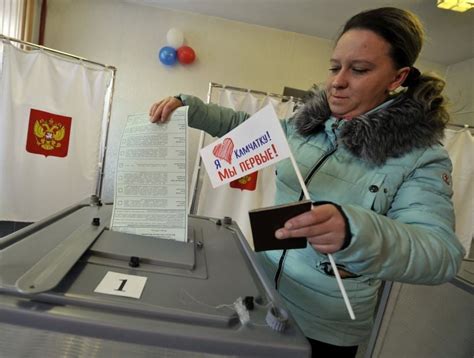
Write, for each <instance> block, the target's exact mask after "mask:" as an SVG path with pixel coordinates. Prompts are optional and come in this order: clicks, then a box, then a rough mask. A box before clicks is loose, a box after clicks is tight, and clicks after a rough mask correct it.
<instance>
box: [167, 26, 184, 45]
mask: <svg viewBox="0 0 474 358" xmlns="http://www.w3.org/2000/svg"><path fill="white" fill-rule="evenodd" d="M166 40H167V41H168V45H170V46H172V47H174V48H175V49H177V48H179V47H181V46H182V45H183V42H184V35H183V32H182V31H181V30H179V29H177V28H174V27H172V28H171V29H169V30H168V33H167V34H166Z"/></svg>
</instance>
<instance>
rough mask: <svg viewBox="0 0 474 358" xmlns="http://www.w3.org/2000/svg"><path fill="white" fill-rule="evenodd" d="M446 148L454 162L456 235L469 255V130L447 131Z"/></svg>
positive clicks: (473, 230)
mask: <svg viewBox="0 0 474 358" xmlns="http://www.w3.org/2000/svg"><path fill="white" fill-rule="evenodd" d="M444 146H445V147H446V149H447V151H448V153H449V156H450V157H451V161H452V162H453V190H454V195H453V202H454V210H455V213H456V234H457V235H458V237H459V239H460V240H461V242H462V244H463V246H464V248H465V249H466V256H467V255H468V254H469V250H470V247H471V241H472V237H473V234H474V138H473V137H472V134H471V132H470V131H469V129H467V128H466V129H462V130H452V129H446V131H445V139H444Z"/></svg>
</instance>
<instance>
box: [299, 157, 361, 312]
mask: <svg viewBox="0 0 474 358" xmlns="http://www.w3.org/2000/svg"><path fill="white" fill-rule="evenodd" d="M290 160H291V164H292V165H293V168H294V169H295V172H296V176H297V177H298V181H299V182H300V185H301V188H302V189H303V194H304V197H305V198H306V199H307V200H311V198H310V197H309V192H308V188H306V184H305V183H304V179H303V177H302V175H301V172H300V170H299V168H298V165H297V164H296V161H295V158H294V157H293V153H292V152H291V150H290ZM327 255H328V257H329V262H330V263H331V267H332V270H333V271H334V276H336V281H337V284H338V286H339V290H340V291H341V293H342V298H343V299H344V303H345V304H346V308H347V312H349V316H351V319H352V320H355V315H354V311H353V310H352V306H351V303H350V301H349V297H347V293H346V289H345V288H344V284H343V283H342V280H341V276H340V275H339V271H338V270H337V267H336V262H335V261H334V258H333V257H332V255H331V254H327Z"/></svg>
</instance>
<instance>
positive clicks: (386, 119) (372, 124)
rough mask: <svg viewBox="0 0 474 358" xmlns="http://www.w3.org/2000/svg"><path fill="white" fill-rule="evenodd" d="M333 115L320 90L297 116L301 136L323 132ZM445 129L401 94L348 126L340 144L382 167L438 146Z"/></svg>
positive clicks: (349, 122)
mask: <svg viewBox="0 0 474 358" xmlns="http://www.w3.org/2000/svg"><path fill="white" fill-rule="evenodd" d="M330 116H331V111H330V109H329V105H328V102H327V98H326V95H325V93H324V91H319V92H316V93H314V95H312V96H311V98H309V99H308V101H307V102H306V103H305V105H304V106H303V107H302V108H301V109H300V110H299V111H298V112H297V113H296V115H295V117H294V121H295V125H296V128H297V131H298V133H300V134H301V135H304V136H306V135H309V134H313V133H316V132H319V131H321V130H322V129H323V128H324V122H326V120H327V119H328V118H329V117H330ZM443 130H444V123H442V121H441V120H435V119H433V118H431V116H427V115H426V114H425V113H424V110H423V106H422V105H421V104H419V103H417V102H415V101H414V100H413V99H410V98H407V97H406V96H405V95H403V94H400V95H398V96H397V97H396V98H395V99H394V101H393V102H392V103H391V104H390V105H388V106H387V107H385V108H382V109H380V110H377V111H374V112H372V113H369V114H363V115H360V116H358V117H354V118H353V119H351V120H350V121H348V122H347V123H345V124H344V126H343V127H341V132H340V135H339V139H338V141H339V143H340V144H342V145H344V146H345V147H346V148H347V149H348V150H349V151H350V152H351V153H353V154H354V155H355V156H357V157H360V158H362V159H365V160H367V161H369V162H371V163H373V164H376V165H382V164H383V163H385V161H386V160H387V159H388V158H391V157H400V156H402V155H404V154H406V153H407V152H409V151H411V150H413V149H415V148H424V147H429V146H431V145H434V144H436V143H438V142H439V141H440V140H441V139H442V138H443V135H444V131H443Z"/></svg>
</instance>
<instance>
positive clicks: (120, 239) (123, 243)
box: [90, 229, 196, 270]
mask: <svg viewBox="0 0 474 358" xmlns="http://www.w3.org/2000/svg"><path fill="white" fill-rule="evenodd" d="M188 230H189V229H188ZM193 236H194V233H193V231H192V230H189V234H188V242H181V241H175V240H169V239H161V238H156V237H151V236H141V235H134V234H128V233H122V232H115V231H111V230H104V232H103V233H102V235H101V236H100V238H99V239H98V240H96V242H95V243H94V244H93V245H92V247H91V248H90V252H91V253H92V254H94V255H97V256H101V257H106V258H113V259H117V260H122V261H126V262H127V264H128V266H130V267H137V268H138V267H140V265H141V264H143V263H146V264H152V265H157V266H166V267H174V268H181V269H187V270H192V269H193V268H194V267H195V264H196V262H195V251H194V239H193Z"/></svg>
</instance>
